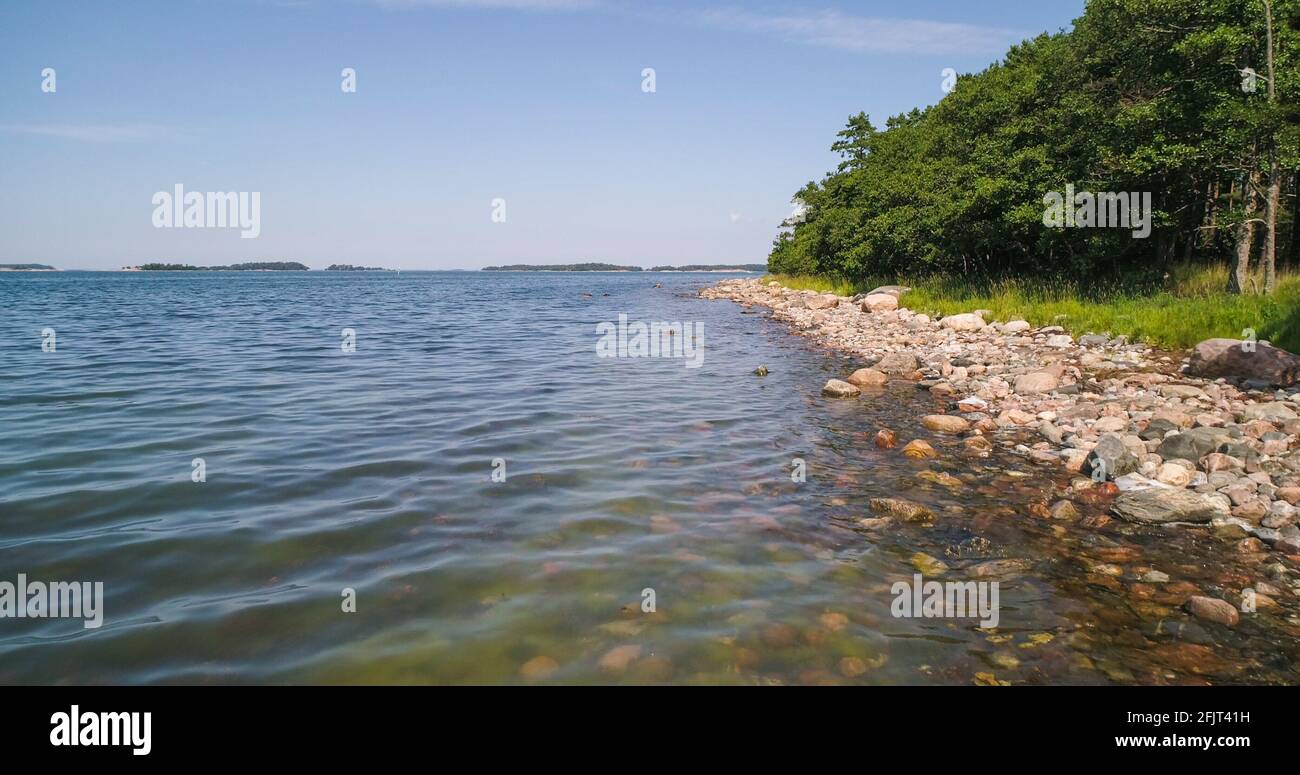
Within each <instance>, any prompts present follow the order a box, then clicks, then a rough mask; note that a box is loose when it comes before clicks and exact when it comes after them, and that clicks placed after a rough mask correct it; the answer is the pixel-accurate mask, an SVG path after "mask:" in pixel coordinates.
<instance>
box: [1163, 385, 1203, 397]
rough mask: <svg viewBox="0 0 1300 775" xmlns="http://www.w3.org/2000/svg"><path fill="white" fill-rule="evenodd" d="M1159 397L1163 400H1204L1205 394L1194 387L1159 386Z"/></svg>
mask: <svg viewBox="0 0 1300 775" xmlns="http://www.w3.org/2000/svg"><path fill="white" fill-rule="evenodd" d="M1159 390H1160V395H1162V396H1164V397H1165V398H1180V399H1181V398H1204V397H1205V392H1204V391H1202V390H1201V389H1200V388H1198V387H1196V386H1195V385H1161V386H1160V388H1159Z"/></svg>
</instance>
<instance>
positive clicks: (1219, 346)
mask: <svg viewBox="0 0 1300 775" xmlns="http://www.w3.org/2000/svg"><path fill="white" fill-rule="evenodd" d="M1187 373H1188V374H1191V375H1193V376H1196V377H1204V378H1206V379H1218V378H1219V377H1241V378H1243V379H1253V380H1259V381H1261V382H1268V383H1270V384H1273V385H1283V386H1285V385H1293V384H1295V382H1296V381H1297V379H1300V356H1296V355H1293V354H1291V353H1289V352H1287V351H1286V350H1282V349H1279V348H1277V347H1274V346H1272V345H1270V344H1265V343H1263V342H1243V341H1241V340H1239V339H1206V340H1205V341H1204V342H1201V343H1200V344H1198V345H1196V347H1194V348H1192V354H1191V357H1190V358H1189V359H1188V363H1187Z"/></svg>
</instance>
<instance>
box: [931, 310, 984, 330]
mask: <svg viewBox="0 0 1300 775" xmlns="http://www.w3.org/2000/svg"><path fill="white" fill-rule="evenodd" d="M939 325H940V326H941V327H943V328H947V329H951V330H953V331H979V330H981V329H983V328H984V326H985V325H986V324H985V323H984V318H982V317H980V316H979V315H976V314H975V313H974V312H964V313H962V314H960V315H949V316H948V317H946V318H944V319H943V320H940V321H939Z"/></svg>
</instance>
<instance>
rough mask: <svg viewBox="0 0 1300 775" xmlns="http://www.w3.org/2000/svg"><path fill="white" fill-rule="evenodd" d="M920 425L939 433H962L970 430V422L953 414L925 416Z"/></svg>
mask: <svg viewBox="0 0 1300 775" xmlns="http://www.w3.org/2000/svg"><path fill="white" fill-rule="evenodd" d="M921 424H922V425H924V426H925V427H927V428H929V429H930V430H932V431H938V432H939V433H964V432H966V431H967V430H969V429H970V420H967V419H966V418H964V417H958V416H956V415H953V414H927V415H926V416H924V417H922V418H921Z"/></svg>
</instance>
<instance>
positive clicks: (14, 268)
mask: <svg viewBox="0 0 1300 775" xmlns="http://www.w3.org/2000/svg"><path fill="white" fill-rule="evenodd" d="M57 271H58V270H57V269H55V268H54V267H52V266H50V265H49V264H0V272H57Z"/></svg>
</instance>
